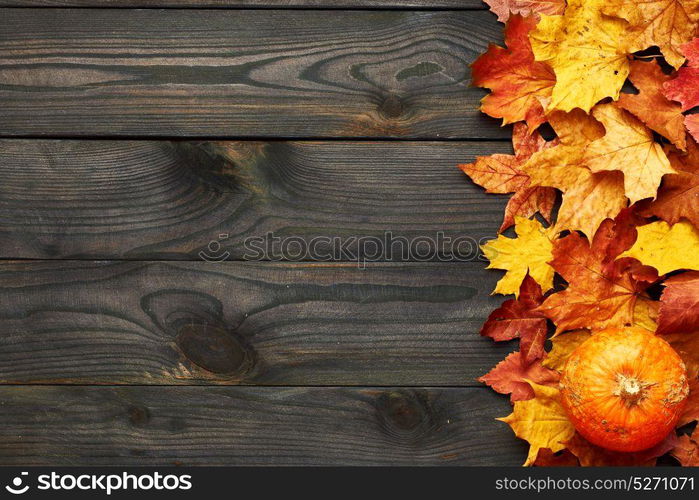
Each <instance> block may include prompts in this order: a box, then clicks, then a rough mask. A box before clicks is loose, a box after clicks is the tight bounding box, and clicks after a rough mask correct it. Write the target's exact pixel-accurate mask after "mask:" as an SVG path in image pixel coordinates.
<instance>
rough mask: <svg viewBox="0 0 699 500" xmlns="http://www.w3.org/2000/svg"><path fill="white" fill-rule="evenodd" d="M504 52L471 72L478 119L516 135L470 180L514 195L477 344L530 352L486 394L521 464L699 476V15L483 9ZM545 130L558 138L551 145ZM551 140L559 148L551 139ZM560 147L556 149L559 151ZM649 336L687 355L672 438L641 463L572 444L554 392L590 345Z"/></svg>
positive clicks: (547, 2)
mask: <svg viewBox="0 0 699 500" xmlns="http://www.w3.org/2000/svg"><path fill="white" fill-rule="evenodd" d="M486 2H487V3H488V4H489V6H490V7H491V10H492V11H493V12H494V13H495V14H496V15H497V16H498V19H499V20H500V21H502V22H503V23H505V28H504V30H505V31H504V33H505V37H504V38H505V45H506V46H505V47H498V46H491V47H490V48H489V49H488V51H487V52H486V53H485V54H483V55H482V56H481V57H480V58H479V59H478V60H477V61H476V62H475V63H474V64H473V66H472V75H473V83H474V85H476V86H480V87H484V88H487V89H489V91H490V92H489V93H488V95H487V96H486V97H485V98H484V99H483V101H482V108H481V109H482V111H483V112H484V113H486V114H488V115H490V116H491V117H494V118H498V119H502V123H503V125H505V124H514V127H513V129H512V130H513V136H512V143H513V147H514V154H512V155H508V154H494V155H492V156H487V157H479V158H477V159H476V161H475V162H474V163H472V164H468V165H460V168H461V169H462V170H463V171H464V172H465V173H466V174H467V175H468V176H469V177H470V178H471V179H472V180H473V182H475V183H477V184H479V185H480V186H482V187H483V188H485V190H486V191H487V192H488V193H500V194H511V197H510V198H509V202H508V204H507V206H506V208H505V214H504V218H503V222H502V226H501V227H500V233H503V232H504V231H506V230H508V228H512V227H514V231H513V233H514V235H513V236H512V237H510V236H506V235H505V234H500V235H499V236H498V237H497V239H494V240H491V241H489V242H488V243H486V244H485V245H484V246H483V248H482V249H483V252H484V254H485V256H486V257H487V258H488V260H489V261H490V264H489V268H494V269H501V270H503V271H505V272H504V275H503V276H502V278H501V279H500V281H499V282H498V283H497V286H496V288H495V290H494V293H499V294H505V295H506V294H513V295H514V298H512V299H509V300H506V301H505V302H504V303H503V304H502V306H501V307H500V308H498V309H497V310H495V311H494V312H493V313H492V314H491V315H490V317H489V318H488V320H487V322H486V323H485V325H484V326H483V328H482V330H481V334H482V335H484V336H487V337H490V338H491V339H493V340H494V341H511V340H513V339H518V342H519V350H518V351H516V352H514V353H512V354H510V355H509V356H507V357H506V358H505V359H504V360H503V361H502V362H500V363H499V364H498V365H497V366H495V367H494V368H493V369H492V370H491V371H490V372H489V373H487V374H486V375H484V376H483V377H482V378H481V379H480V380H481V381H482V382H484V383H485V384H487V385H489V386H490V387H492V388H493V389H494V390H495V391H497V392H499V393H502V394H508V395H509V397H510V399H511V401H512V403H513V411H512V414H511V415H509V416H507V417H505V418H502V419H501V420H502V421H504V422H506V423H507V424H509V426H510V427H511V428H512V430H513V431H514V433H515V434H516V435H517V436H518V437H520V438H522V439H525V440H526V441H528V442H529V444H530V450H529V454H528V456H527V459H526V462H525V465H556V464H562V465H573V464H575V465H577V464H580V465H585V466H586V465H653V464H655V462H656V460H657V458H658V457H659V456H661V455H664V454H667V453H669V454H671V455H672V456H674V457H675V458H676V459H677V460H678V461H679V462H680V463H681V464H683V465H699V431H696V433H695V434H694V435H693V434H692V425H691V424H692V423H693V422H695V421H696V420H697V419H699V379H698V377H699V146H697V141H698V140H699V114H696V113H694V111H695V108H696V107H697V106H699V38H698V37H697V36H698V34H699V0H644V1H643V2H639V1H637V0H604V1H602V0H568V2H567V3H566V2H565V1H564V0H486ZM543 130H547V133H541V131H543ZM543 136H546V137H547V139H548V140H545V139H544V137H543ZM552 137H553V138H552ZM631 325H634V326H639V327H642V328H645V329H647V330H650V331H652V332H655V333H656V334H657V335H662V336H663V338H664V339H666V340H667V341H668V342H669V343H670V344H671V345H672V346H673V347H674V348H675V350H676V351H677V352H678V353H679V354H680V356H681V357H682V359H683V361H684V362H685V365H686V367H687V371H688V376H689V378H690V395H689V401H688V404H687V407H686V410H685V413H684V415H683V416H682V418H681V419H680V422H679V425H678V429H679V428H681V429H679V431H678V432H677V434H674V433H673V434H671V435H670V436H668V438H667V439H665V441H663V442H662V443H660V445H658V446H656V447H654V448H652V449H650V450H647V451H644V452H639V453H620V452H611V451H607V450H604V449H602V448H598V447H596V446H593V445H592V444H590V443H588V442H587V441H585V439H583V438H582V437H581V436H580V435H579V434H577V433H576V432H575V429H574V428H573V426H572V424H571V423H570V422H569V421H568V419H567V417H566V415H565V413H564V411H563V408H562V406H561V403H560V395H559V390H558V380H559V377H560V373H561V371H562V369H563V366H564V364H565V361H566V359H567V357H568V355H569V354H570V353H571V352H572V350H573V349H574V348H575V347H576V346H577V345H579V344H580V343H581V342H583V341H584V340H585V339H587V338H588V337H589V336H590V335H594V334H595V332H597V331H599V330H601V329H604V328H609V327H624V326H631Z"/></svg>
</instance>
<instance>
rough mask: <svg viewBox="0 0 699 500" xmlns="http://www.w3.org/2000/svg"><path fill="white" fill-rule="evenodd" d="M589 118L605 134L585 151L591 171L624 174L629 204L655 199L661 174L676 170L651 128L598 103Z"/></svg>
mask: <svg viewBox="0 0 699 500" xmlns="http://www.w3.org/2000/svg"><path fill="white" fill-rule="evenodd" d="M592 115H593V116H594V117H595V118H596V119H597V120H599V121H600V122H602V124H603V125H604V128H605V130H606V133H605V134H604V137H602V138H600V139H597V140H596V141H593V142H592V143H591V144H590V145H589V146H587V148H586V149H585V163H586V164H587V165H588V166H589V167H590V170H592V171H593V172H602V171H608V170H619V171H621V172H623V173H624V190H625V192H626V196H627V197H628V198H629V200H631V203H635V202H636V201H638V200H642V199H644V198H655V195H656V193H657V191H658V186H660V180H661V179H662V177H663V175H665V174H671V173H675V169H673V168H672V166H671V165H670V160H668V158H667V156H666V155H665V152H664V151H663V148H662V146H661V145H660V144H658V143H657V142H655V140H654V139H653V133H652V132H651V131H650V129H648V127H646V126H645V125H644V124H643V123H641V121H639V120H638V119H637V118H636V117H634V116H633V115H632V114H631V113H628V112H627V111H624V110H623V109H620V108H619V107H617V106H616V105H614V104H600V105H599V106H597V107H595V109H593V110H592Z"/></svg>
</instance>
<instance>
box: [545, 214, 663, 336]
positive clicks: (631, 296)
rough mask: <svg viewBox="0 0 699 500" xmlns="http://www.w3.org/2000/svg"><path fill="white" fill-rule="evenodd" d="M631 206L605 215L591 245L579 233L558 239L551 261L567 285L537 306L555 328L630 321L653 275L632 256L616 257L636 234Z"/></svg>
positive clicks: (575, 327) (592, 327)
mask: <svg viewBox="0 0 699 500" xmlns="http://www.w3.org/2000/svg"><path fill="white" fill-rule="evenodd" d="M635 217H636V216H635V215H634V214H633V212H632V211H631V210H630V209H627V210H624V211H622V213H621V214H620V216H619V217H617V219H615V220H611V219H606V220H605V221H604V222H603V223H602V224H601V225H600V228H599V229H598V230H597V232H596V233H595V237H594V238H593V240H592V244H590V243H588V241H587V238H585V237H583V236H581V235H580V234H578V233H571V234H569V235H567V236H565V237H564V238H561V239H559V240H556V241H555V242H554V247H553V260H552V261H551V265H552V266H553V268H554V269H555V270H556V272H557V273H558V274H560V275H561V276H562V277H563V279H565V280H566V281H567V282H568V288H566V289H565V290H563V291H561V292H558V293H554V294H553V295H551V296H549V297H548V298H547V299H546V300H545V301H544V303H543V304H542V305H541V306H540V307H539V308H538V309H537V311H540V312H542V313H543V314H545V315H546V317H548V318H549V319H551V320H552V321H553V322H554V323H555V324H556V331H557V332H563V331H567V330H574V329H578V328H589V329H592V330H598V329H602V328H606V327H623V326H628V325H631V324H632V323H633V319H634V307H635V305H636V301H637V299H638V298H639V297H640V296H641V295H642V293H643V291H644V290H645V289H646V288H647V287H648V286H649V285H650V283H651V282H653V281H655V280H656V279H657V273H656V272H655V271H654V270H652V269H650V268H648V267H647V266H641V265H640V263H639V262H638V261H636V260H635V259H630V258H624V259H620V260H615V259H616V257H617V256H618V255H619V253H620V252H622V251H624V250H625V249H626V248H628V247H629V246H630V245H631V244H633V241H634V240H635V238H636V233H635V224H634V219H635Z"/></svg>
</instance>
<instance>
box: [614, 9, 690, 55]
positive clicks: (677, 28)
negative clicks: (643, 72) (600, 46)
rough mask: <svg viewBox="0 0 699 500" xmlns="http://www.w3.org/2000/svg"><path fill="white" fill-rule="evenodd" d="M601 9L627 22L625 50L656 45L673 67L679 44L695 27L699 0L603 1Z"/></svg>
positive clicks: (682, 42) (685, 41)
mask: <svg viewBox="0 0 699 500" xmlns="http://www.w3.org/2000/svg"><path fill="white" fill-rule="evenodd" d="M603 12H604V13H605V14H608V15H610V16H616V17H622V18H624V19H626V20H627V21H629V25H630V28H631V29H630V30H629V33H628V35H627V39H628V43H629V51H630V52H636V51H639V50H644V49H647V48H649V47H652V46H654V45H656V46H658V47H659V48H660V50H661V51H662V53H663V55H664V56H665V60H666V61H667V62H668V63H670V64H671V65H672V66H674V67H675V69H677V68H679V67H680V66H682V63H683V62H684V56H683V55H682V51H681V50H680V45H682V44H684V43H687V42H689V41H690V40H691V39H692V38H693V37H694V33H695V30H696V29H697V28H698V27H699V0H642V1H639V0H607V1H605V5H604V7H603Z"/></svg>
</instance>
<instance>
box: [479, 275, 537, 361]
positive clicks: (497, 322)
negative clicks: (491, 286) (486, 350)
mask: <svg viewBox="0 0 699 500" xmlns="http://www.w3.org/2000/svg"><path fill="white" fill-rule="evenodd" d="M543 300H544V296H543V294H542V293H541V287H540V286H539V284H538V283H537V282H536V281H535V280H534V278H532V277H531V276H529V275H528V274H527V276H526V277H525V278H524V280H523V281H522V285H521V286H520V289H519V297H518V298H517V299H509V300H506V301H505V302H503V304H502V305H501V306H500V307H499V308H497V309H496V310H495V311H493V312H492V313H490V316H488V319H487V320H486V322H485V323H484V324H483V328H481V335H483V336H485V337H490V338H492V339H493V340H495V341H498V342H499V341H504V340H512V339H515V338H518V339H520V340H519V343H520V351H521V352H522V355H523V358H524V360H525V361H526V362H533V361H534V360H536V359H539V358H542V357H543V356H544V343H545V342H546V333H547V327H546V318H545V317H544V315H543V314H542V313H540V312H538V311H535V309H536V308H537V307H538V306H540V305H541V303H542V302H543Z"/></svg>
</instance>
